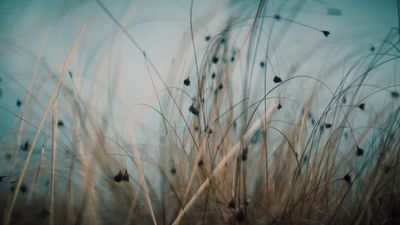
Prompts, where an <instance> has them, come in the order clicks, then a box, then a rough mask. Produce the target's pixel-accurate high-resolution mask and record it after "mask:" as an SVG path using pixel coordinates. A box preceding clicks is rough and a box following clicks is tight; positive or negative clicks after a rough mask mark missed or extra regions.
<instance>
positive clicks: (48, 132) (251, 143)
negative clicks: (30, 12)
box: [0, 1, 400, 224]
mask: <svg viewBox="0 0 400 225" xmlns="http://www.w3.org/2000/svg"><path fill="white" fill-rule="evenodd" d="M192 3H193V2H192ZM96 4H97V6H98V7H100V9H101V10H102V12H103V13H105V15H107V16H108V17H109V18H110V20H112V21H113V23H115V25H116V27H118V32H121V34H123V35H125V36H127V37H128V39H129V40H130V41H131V42H132V44H133V46H134V47H136V48H137V49H139V51H140V52H142V53H143V60H144V63H145V64H146V66H147V67H146V68H147V69H148V71H147V72H148V73H147V74H146V75H147V76H148V77H149V78H150V79H151V82H152V84H153V85H154V93H155V94H154V98H155V99H156V100H155V101H154V102H156V104H154V105H152V104H150V103H143V104H141V107H144V108H148V109H149V111H151V112H152V113H154V114H152V115H153V117H154V120H157V121H160V123H159V129H158V131H157V132H153V131H152V130H151V129H148V130H147V128H148V127H147V126H146V125H143V127H140V126H137V129H131V130H130V132H131V133H130V134H129V135H128V136H130V137H132V139H126V138H122V135H119V133H120V132H121V130H120V129H119V128H118V127H116V126H115V125H114V124H113V120H111V119H109V118H111V117H107V116H110V115H112V114H113V108H114V107H116V106H115V105H114V101H116V99H117V97H115V96H117V95H114V94H115V93H117V92H118V85H117V84H118V82H115V83H113V85H114V86H113V87H115V90H114V92H113V91H110V92H109V93H107V97H106V98H101V99H99V96H101V95H102V94H104V93H101V90H99V89H96V88H95V87H93V90H90V91H88V92H90V93H93V94H92V97H91V98H89V100H83V98H82V94H83V93H84V92H87V90H81V89H80V88H79V87H80V85H79V83H78V80H77V78H76V76H75V73H74V71H73V70H72V69H70V68H71V67H72V66H71V65H73V64H74V63H75V62H74V57H75V55H76V54H77V53H78V51H79V49H80V48H81V46H80V41H81V38H82V36H83V35H84V33H85V29H84V28H82V30H81V31H80V32H79V33H78V35H77V37H76V39H75V41H74V45H73V46H72V47H71V50H70V54H69V56H68V57H67V59H66V60H65V63H64V66H63V69H62V72H61V73H60V74H59V75H51V74H50V75H48V76H47V77H46V78H47V79H48V80H50V81H53V82H54V86H53V89H52V90H50V91H48V90H44V88H43V87H41V88H38V86H37V83H39V84H40V82H41V81H40V80H41V79H42V77H40V76H38V74H39V71H35V72H34V73H33V74H34V76H33V79H32V85H31V86H30V87H28V88H27V89H26V93H28V94H27V95H26V97H25V98H24V99H21V100H19V101H20V102H19V104H17V107H18V108H20V111H18V112H16V111H15V110H13V109H11V108H10V107H6V106H5V105H1V108H2V110H3V111H4V112H6V113H8V114H10V115H12V116H13V117H14V118H15V119H16V120H17V122H16V125H15V127H14V129H11V130H10V131H8V133H7V135H6V136H4V137H3V139H2V149H1V157H2V158H1V161H2V166H1V167H0V175H1V180H0V182H1V183H0V189H1V194H0V203H1V204H0V213H1V214H0V215H2V218H3V221H2V222H3V224H397V223H400V218H399V215H400V212H399V207H400V198H399V196H400V195H399V177H398V176H397V173H398V172H399V169H400V168H399V166H400V164H399V153H400V151H399V149H400V148H399V147H400V146H399V140H400V133H399V132H400V130H399V126H400V120H399V111H400V108H399V102H398V90H399V88H398V84H397V83H396V79H394V82H392V81H391V80H390V79H387V78H386V77H384V76H385V75H384V74H385V73H386V74H387V73H397V69H396V64H397V61H398V58H399V53H400V51H399V43H398V38H399V35H398V34H399V33H398V29H392V30H391V31H390V32H389V33H388V35H387V36H386V38H385V39H384V40H380V42H379V44H378V45H376V46H374V47H373V48H372V47H371V48H370V49H367V51H365V49H362V50H360V49H359V46H357V45H356V43H355V44H354V45H355V46H354V47H352V48H351V50H349V51H348V52H349V53H348V54H347V53H346V54H344V55H345V56H346V58H345V60H342V59H337V58H335V57H334V56H333V57H332V58H331V59H327V60H329V61H324V60H321V61H316V62H315V63H324V64H325V66H322V67H319V68H323V69H321V71H320V72H319V73H318V75H315V74H307V73H304V71H307V68H303V67H306V66H304V65H307V67H311V66H312V65H313V63H312V62H311V63H310V62H309V60H312V59H315V55H318V54H321V53H320V52H323V51H334V50H336V47H337V45H340V43H334V44H333V45H332V43H330V44H329V43H326V42H328V41H329V38H330V35H332V34H331V33H330V32H329V31H328V30H326V29H321V28H318V27H314V26H311V25H308V24H305V23H302V22H300V21H297V20H296V13H297V12H296V9H297V10H301V9H300V6H297V7H298V8H294V10H293V9H292V10H293V11H292V12H291V13H289V14H288V16H287V17H285V16H283V15H280V14H271V13H269V11H268V10H267V9H268V8H267V2H266V1H260V2H259V3H257V4H256V3H252V4H250V5H249V6H248V7H247V8H243V9H242V8H239V7H238V8H239V10H238V9H235V7H232V12H231V13H232V15H231V16H230V17H229V19H228V21H227V22H226V26H225V27H224V29H222V30H221V32H220V33H218V34H217V35H206V36H205V37H204V38H201V41H202V42H206V47H205V48H201V47H199V46H201V44H200V43H199V41H198V40H199V38H198V36H197V35H196V34H195V30H194V29H193V21H192V19H193V18H192V13H193V9H194V8H193V4H191V8H190V20H189V24H190V26H189V27H190V29H189V30H188V32H187V33H185V34H184V37H183V38H182V40H183V41H182V43H181V45H180V46H179V50H178V51H177V52H176V53H175V54H176V55H175V57H174V63H173V64H172V68H171V70H170V71H171V74H170V75H169V76H167V77H164V76H162V75H161V74H160V72H159V71H158V69H157V67H156V65H155V64H154V62H153V61H152V60H151V58H150V57H149V56H147V54H146V52H145V50H144V49H142V47H141V45H140V44H139V43H137V42H136V40H135V39H134V37H133V36H131V34H130V33H129V32H128V31H127V30H126V29H125V27H124V26H123V25H122V24H121V23H120V21H119V20H118V19H117V18H116V17H114V15H113V14H112V12H111V11H110V10H109V9H108V8H107V6H106V5H104V3H102V2H101V1H96ZM234 6H240V7H243V4H238V5H234ZM283 6H284V4H283ZM330 11H331V12H332V9H331V10H330ZM239 12H242V14H240V13H239ZM334 12H335V14H338V11H337V10H336V11H334ZM237 15H241V16H237ZM243 15H244V16H243ZM293 27H294V28H293ZM297 28H299V29H305V30H307V31H309V32H313V33H315V35H317V36H318V37H320V41H319V42H318V43H314V44H311V45H310V46H308V45H306V46H302V47H301V48H296V49H301V51H299V52H297V53H296V55H295V56H288V57H287V58H282V56H281V55H280V52H279V49H280V48H278V46H279V45H287V44H288V42H285V41H284V39H285V38H286V35H290V34H293V33H292V32H291V30H292V29H297ZM289 44H291V45H293V46H295V45H296V43H293V42H289ZM335 46H336V47H335ZM289 47H291V46H289ZM345 47H346V46H345ZM345 47H343V49H345ZM339 49H340V48H339ZM288 51H289V52H290V50H288ZM171 54H172V53H171ZM282 54H283V53H282ZM347 63H349V64H350V65H349V64H347ZM284 64H286V65H290V66H288V67H289V68H290V70H288V71H289V72H287V73H282V72H281V71H282V70H284V69H283V68H280V67H284V66H282V65H284ZM393 68H394V69H393ZM310 71H313V72H315V71H314V68H311V69H310ZM188 74H189V75H188ZM333 76H335V77H334V78H333ZM392 77H394V78H396V77H398V76H397V75H394V76H392ZM2 78H3V76H2ZM6 79H7V80H8V81H9V82H14V83H15V84H19V83H20V81H19V80H18V79H15V78H14V77H13V76H11V75H7V74H5V76H4V78H3V80H2V81H1V82H3V83H4V82H5V81H6ZM116 80H118V77H115V80H113V79H112V81H116ZM388 80H390V81H389V82H388ZM155 82H161V83H162V85H163V88H162V89H161V90H160V89H157V88H155V87H156V86H155ZM171 83H172V84H174V85H173V86H170V85H169V84H171ZM34 84H36V85H34ZM1 85H3V84H1ZM39 87H40V85H39ZM43 93H45V94H44V96H45V97H43V96H42V94H43ZM43 99H45V101H44V100H43ZM104 99H105V100H104ZM96 102H101V103H102V105H104V106H106V107H109V109H110V110H109V111H107V113H106V114H105V115H99V113H98V111H97V110H96V108H95V107H94V105H96ZM36 108H39V109H40V110H39V111H40V112H41V113H40V114H35V112H36V111H35V110H34V109H36ZM126 111H127V112H129V109H126ZM154 115H156V116H154ZM138 132H140V134H138ZM147 132H148V133H147ZM110 134H113V136H111V135H110ZM125 135H126V134H124V137H125ZM136 136H138V137H140V139H141V143H140V144H138V143H139V142H136V141H135V139H134V137H136ZM115 137H117V138H115ZM119 137H120V138H119ZM143 140H145V141H143ZM143 142H144V144H143Z"/></svg>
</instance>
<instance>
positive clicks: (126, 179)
mask: <svg viewBox="0 0 400 225" xmlns="http://www.w3.org/2000/svg"><path fill="white" fill-rule="evenodd" d="M122 180H123V181H126V182H129V174H128V171H127V170H125V173H124V175H123V176H122Z"/></svg>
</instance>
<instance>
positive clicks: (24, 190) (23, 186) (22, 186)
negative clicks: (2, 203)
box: [19, 183, 28, 193]
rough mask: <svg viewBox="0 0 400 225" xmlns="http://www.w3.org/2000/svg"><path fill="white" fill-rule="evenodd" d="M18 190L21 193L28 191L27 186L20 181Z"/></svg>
mask: <svg viewBox="0 0 400 225" xmlns="http://www.w3.org/2000/svg"><path fill="white" fill-rule="evenodd" d="M19 190H20V191H21V192H22V193H26V192H27V191H28V187H27V186H26V185H25V184H24V183H22V184H21V186H20V187H19Z"/></svg>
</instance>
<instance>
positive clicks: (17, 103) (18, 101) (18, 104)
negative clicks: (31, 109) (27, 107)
mask: <svg viewBox="0 0 400 225" xmlns="http://www.w3.org/2000/svg"><path fill="white" fill-rule="evenodd" d="M15 104H16V105H17V107H21V105H22V102H21V100H19V99H18V100H17V102H16V103H15Z"/></svg>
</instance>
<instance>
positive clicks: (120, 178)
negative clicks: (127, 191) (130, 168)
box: [114, 170, 123, 183]
mask: <svg viewBox="0 0 400 225" xmlns="http://www.w3.org/2000/svg"><path fill="white" fill-rule="evenodd" d="M122 179H123V175H122V172H121V170H120V171H119V172H118V174H117V175H115V176H114V181H115V182H117V183H119V182H121V181H122Z"/></svg>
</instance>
